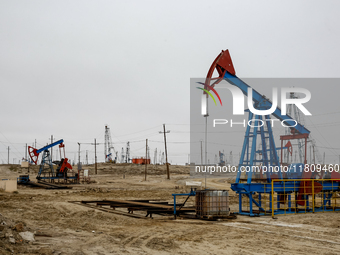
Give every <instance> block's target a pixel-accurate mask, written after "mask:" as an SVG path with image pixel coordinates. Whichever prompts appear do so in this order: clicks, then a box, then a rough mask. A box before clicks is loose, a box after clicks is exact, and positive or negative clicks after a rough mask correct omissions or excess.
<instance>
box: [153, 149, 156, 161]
mask: <svg viewBox="0 0 340 255" xmlns="http://www.w3.org/2000/svg"><path fill="white" fill-rule="evenodd" d="M153 158H154V159H153V163H154V165H156V164H157V148H156V149H155V153H154V156H153Z"/></svg>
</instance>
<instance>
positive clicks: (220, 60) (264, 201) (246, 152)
mask: <svg viewBox="0 0 340 255" xmlns="http://www.w3.org/2000/svg"><path fill="white" fill-rule="evenodd" d="M214 71H217V73H218V76H217V77H213V74H214ZM222 80H225V81H227V82H228V83H229V84H231V85H234V86H236V87H237V88H239V89H240V90H241V91H242V92H243V94H244V95H245V96H248V97H251V99H252V102H253V104H254V105H255V107H256V109H257V110H262V111H265V110H268V109H272V106H273V103H272V102H271V101H270V100H269V99H268V98H267V97H266V96H264V95H261V94H260V93H258V92H257V91H256V90H254V89H251V87H250V86H249V85H248V84H246V83H245V82H243V81H242V80H241V79H239V78H238V77H237V76H236V72H235V69H234V66H233V63H232V60H231V57H230V54H229V51H228V50H226V51H222V52H221V53H220V54H219V55H218V56H217V58H216V59H215V61H214V62H213V64H212V65H211V67H210V69H209V71H208V74H207V77H206V80H205V83H204V89H205V90H206V91H209V90H213V91H214V86H215V85H216V84H218V83H219V82H221V81H222ZM248 92H249V93H250V92H251V95H248ZM204 93H205V94H207V93H206V92H204ZM291 96H294V95H291ZM246 111H247V112H249V121H250V122H252V123H253V125H247V128H246V133H245V138H244V142H243V147H242V152H241V157H240V160H239V165H238V172H237V177H236V181H235V183H233V184H232V185H231V188H232V189H233V190H234V191H235V192H236V193H237V194H238V196H239V214H244V215H249V216H256V215H263V214H272V215H275V214H280V213H285V214H286V213H300V212H304V213H306V212H317V211H328V210H330V211H335V210H340V207H337V206H336V203H337V201H336V198H337V194H335V193H336V192H339V190H340V186H339V183H340V182H339V181H340V174H339V173H337V172H335V171H332V172H331V171H327V169H326V168H322V169H318V170H320V171H316V170H317V169H314V170H315V171H313V172H312V171H309V167H310V166H309V165H308V164H307V140H308V138H309V134H310V131H309V130H308V129H307V128H306V127H305V126H304V125H302V124H301V123H299V122H298V121H297V120H296V119H295V120H294V119H293V118H292V117H291V116H289V115H288V114H285V115H283V113H282V112H281V109H280V108H278V107H277V108H276V109H275V111H274V112H273V113H272V114H271V115H272V116H274V117H275V118H277V119H278V120H280V121H284V123H285V125H286V126H287V127H289V130H290V133H289V134H285V135H281V136H280V141H281V147H280V148H277V147H276V146H275V141H274V136H273V130H272V126H271V121H270V120H271V115H270V114H267V115H256V114H254V113H253V112H252V111H249V110H246ZM292 111H294V109H292V110H291V112H292ZM259 123H263V124H262V125H259ZM292 140H297V141H298V144H299V145H298V146H299V159H300V162H299V164H290V165H285V163H284V162H283V158H284V156H283V150H284V149H286V150H287V151H289V148H290V147H291V142H290V141H292ZM257 141H260V143H257ZM284 143H285V146H284V145H283V144H284ZM258 144H260V146H261V148H260V149H258V146H257V145H258ZM278 150H280V157H279V154H278V152H277V151H278ZM255 166H258V168H256V167H255ZM282 166H286V167H287V169H288V170H287V171H283V170H282ZM254 169H255V170H254ZM256 169H259V171H257V170H256ZM264 169H266V171H263V170H264ZM245 170H247V171H245ZM325 172H326V173H327V172H328V178H329V179H322V178H323V177H324V176H323V173H325ZM330 172H331V173H330ZM243 173H244V174H245V175H244V176H242V174H243ZM318 198H320V199H319V200H318ZM338 203H339V202H338ZM244 205H246V208H243V206H244Z"/></svg>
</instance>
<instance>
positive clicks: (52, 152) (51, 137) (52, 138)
mask: <svg viewBox="0 0 340 255" xmlns="http://www.w3.org/2000/svg"><path fill="white" fill-rule="evenodd" d="M52 143H53V135H51V144H52ZM51 161H52V162H53V149H52V148H51Z"/></svg>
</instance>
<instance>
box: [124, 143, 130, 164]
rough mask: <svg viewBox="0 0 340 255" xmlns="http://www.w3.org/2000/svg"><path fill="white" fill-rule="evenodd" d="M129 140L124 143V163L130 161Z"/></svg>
mask: <svg viewBox="0 0 340 255" xmlns="http://www.w3.org/2000/svg"><path fill="white" fill-rule="evenodd" d="M130 161H131V158H130V142H127V143H126V154H125V163H130Z"/></svg>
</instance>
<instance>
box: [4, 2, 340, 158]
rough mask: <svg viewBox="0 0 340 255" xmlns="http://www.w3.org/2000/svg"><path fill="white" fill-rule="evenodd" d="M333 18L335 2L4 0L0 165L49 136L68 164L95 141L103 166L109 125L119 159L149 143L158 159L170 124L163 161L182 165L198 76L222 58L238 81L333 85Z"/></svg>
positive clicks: (339, 27) (337, 53)
mask: <svg viewBox="0 0 340 255" xmlns="http://www.w3.org/2000/svg"><path fill="white" fill-rule="evenodd" d="M339 9H340V2H339V1H336V0H334V1H310V0H306V1H296V0H294V1H289V0H288V1H287V0H285V1H269V0H268V1H225V0H224V1H183V0H182V1H98V0H97V1H84V0H82V1H24V0H22V1H4V0H0V84H1V97H0V99H1V100H0V107H1V119H0V120H1V122H0V123H1V125H0V163H2V162H4V163H7V148H8V146H9V147H10V162H11V163H13V162H18V160H19V159H21V158H22V157H23V156H24V152H25V147H24V146H25V144H26V143H28V144H29V145H32V144H33V143H34V141H35V139H36V141H37V147H38V148H40V147H42V146H44V145H46V144H47V143H48V142H50V140H49V139H50V137H51V135H53V136H54V137H55V139H64V140H65V145H66V153H67V157H68V158H70V159H71V160H74V159H75V157H78V156H76V152H77V150H78V145H77V142H80V143H83V145H81V156H82V161H83V160H84V158H85V151H86V150H88V153H89V161H90V163H92V161H93V158H94V156H93V152H94V146H93V145H90V144H88V143H91V142H93V141H94V138H97V142H99V143H101V145H99V147H98V160H99V161H103V160H104V152H103V150H104V145H103V143H104V128H105V125H106V124H107V125H109V127H110V129H111V135H112V140H113V143H114V147H115V148H116V149H117V150H118V151H119V152H120V151H121V148H122V147H125V144H126V142H127V141H130V142H131V153H132V156H143V155H144V154H145V139H146V138H148V139H150V154H151V157H152V159H153V155H154V150H155V149H156V148H157V149H158V152H159V150H162V151H164V145H163V143H162V141H163V140H162V139H163V136H162V134H159V131H161V130H162V124H163V123H165V124H166V127H167V129H168V130H170V131H171V132H170V133H169V134H168V137H167V138H168V142H169V161H170V162H172V163H173V164H176V163H178V164H183V163H185V162H187V161H188V154H189V153H190V152H189V141H190V136H189V120H190V119H189V114H190V111H189V110H190V109H189V108H190V107H189V98H190V94H189V87H190V78H193V77H205V76H206V73H207V72H208V69H209V67H210V65H211V63H212V62H213V60H214V59H215V57H216V56H217V55H218V54H219V53H220V51H221V50H222V49H229V51H230V53H231V56H232V59H233V62H234V67H235V69H236V73H237V75H238V76H239V77H241V78H242V77H252V78H254V77H255V78H256V77H261V78H262V77H264V78H265V77H279V78H280V77H293V78H296V77H303V78H310V77H312V78H315V77H322V78H325V77H339V70H340V64H339V59H340V49H339V45H340V33H339V31H340V17H339ZM338 109H339V108H338ZM338 109H334V112H337V111H338ZM333 117H334V118H336V119H337V120H339V117H340V114H339V112H338V113H337V114H334V115H333ZM333 122H334V120H333ZM329 139H330V140H331V137H330V138H329ZM179 142H181V143H179ZM330 143H331V141H330ZM331 145H332V146H335V147H336V146H338V147H340V146H339V145H336V144H331ZM338 152H340V151H338Z"/></svg>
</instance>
